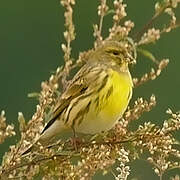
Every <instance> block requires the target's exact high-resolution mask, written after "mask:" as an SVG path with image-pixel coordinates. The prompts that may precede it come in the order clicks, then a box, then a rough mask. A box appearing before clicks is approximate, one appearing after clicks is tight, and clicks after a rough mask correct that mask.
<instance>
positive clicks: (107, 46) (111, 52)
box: [93, 40, 136, 69]
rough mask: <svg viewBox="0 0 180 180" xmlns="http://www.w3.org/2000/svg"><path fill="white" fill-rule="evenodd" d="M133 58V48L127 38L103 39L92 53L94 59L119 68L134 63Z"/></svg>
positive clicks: (125, 67) (124, 67)
mask: <svg viewBox="0 0 180 180" xmlns="http://www.w3.org/2000/svg"><path fill="white" fill-rule="evenodd" d="M135 58H136V55H135V48H134V47H133V45H132V44H131V43H129V41H128V40H124V41H105V42H104V43H103V44H102V45H101V46H99V47H98V48H97V49H96V50H95V51H94V55H93V59H94V60H95V61H98V62H102V63H106V64H109V65H111V66H114V67H115V66H117V67H120V68H121V69H127V68H128V64H132V63H134V61H135Z"/></svg>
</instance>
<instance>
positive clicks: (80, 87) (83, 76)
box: [41, 64, 102, 134]
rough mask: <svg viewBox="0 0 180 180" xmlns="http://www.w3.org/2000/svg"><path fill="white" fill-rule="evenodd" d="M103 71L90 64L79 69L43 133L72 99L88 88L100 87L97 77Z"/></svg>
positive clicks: (59, 100) (60, 98)
mask: <svg viewBox="0 0 180 180" xmlns="http://www.w3.org/2000/svg"><path fill="white" fill-rule="evenodd" d="M101 72H102V69H100V68H99V67H98V66H88V65H87V64H86V65H84V66H83V67H82V68H81V69H80V70H79V71H78V73H77V74H76V75H75V76H74V78H73V79H72V81H71V82H70V84H69V85H68V86H67V89H66V90H65V92H64V93H63V94H62V95H61V96H60V97H59V99H58V101H57V103H56V106H55V107H54V110H53V112H52V115H53V116H52V118H51V120H50V121H49V122H48V123H47V125H46V126H45V128H44V129H43V131H42V133H41V134H43V133H44V132H45V131H46V130H47V129H48V128H49V127H50V126H51V125H52V124H53V123H54V122H55V120H56V119H57V118H58V117H59V116H60V115H61V113H62V112H63V111H64V110H65V109H66V108H67V107H68V105H69V104H70V102H71V101H72V99H74V98H76V97H78V96H80V95H82V94H84V93H86V91H87V89H88V92H89V91H91V90H93V91H94V90H95V89H98V87H99V86H100V83H98V82H99V81H97V79H98V78H100V73H101ZM95 82H96V83H97V84H96V85H95V84H93V83H95Z"/></svg>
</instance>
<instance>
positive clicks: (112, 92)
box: [38, 41, 133, 143]
mask: <svg viewBox="0 0 180 180" xmlns="http://www.w3.org/2000/svg"><path fill="white" fill-rule="evenodd" d="M128 48H129V49H130V45H129V44H128V42H127V41H119V42H118V41H105V42H104V44H103V45H101V46H100V47H98V48H97V49H96V50H94V51H93V52H92V53H91V54H90V56H89V59H87V61H86V63H85V65H84V66H83V67H82V68H81V69H80V70H79V71H78V72H77V74H76V75H75V76H74V77H73V79H72V80H71V82H70V83H69V85H68V86H67V88H66V89H65V91H64V92H63V93H62V94H61V96H60V97H59V98H58V100H57V104H56V105H55V108H54V110H53V113H52V118H51V120H50V121H49V122H48V123H47V125H46V126H45V128H44V130H43V131H42V133H41V136H40V139H39V140H38V141H40V142H41V143H44V142H45V143H46V142H48V141H49V140H50V139H51V138H53V137H56V136H57V135H58V134H60V133H62V132H63V131H67V130H72V129H73V131H74V132H78V133H84V134H96V133H100V132H102V131H108V130H110V129H111V128H112V127H113V126H114V125H115V124H116V122H117V121H118V120H119V119H120V118H121V117H122V115H123V113H124V112H125V110H126V108H127V106H128V104H129V101H130V99H131V96H132V88H133V83H132V78H131V75H130V72H129V69H128V64H129V62H130V59H131V57H132V56H131V53H132V47H131V52H130V53H129V49H128Z"/></svg>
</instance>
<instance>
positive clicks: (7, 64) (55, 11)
mask: <svg viewBox="0 0 180 180" xmlns="http://www.w3.org/2000/svg"><path fill="white" fill-rule="evenodd" d="M109 1H110V0H109ZM155 2H156V1H155V0H149V1H143V0H139V1H127V0H126V1H125V3H127V12H128V17H127V19H131V20H132V21H134V22H135V28H134V32H137V31H138V30H140V29H141V28H142V26H143V25H144V24H145V23H146V22H147V21H148V20H149V19H150V18H151V16H152V14H153V13H154V4H155ZM98 3H99V1H98V0H93V1H88V0H77V2H76V5H75V8H74V22H75V27H76V34H77V36H76V40H75V41H74V42H73V44H72V46H73V57H75V58H76V57H77V56H78V52H79V51H83V50H87V49H89V48H91V47H92V46H93V40H94V38H93V36H92V33H93V28H92V25H93V24H95V23H98V17H97V5H98ZM176 12H177V17H179V18H178V19H179V20H180V8H178V9H177V11H176ZM63 13H64V10H63V8H62V7H61V5H60V3H59V0H56V1H44V0H38V1H37V0H31V1H25V0H16V1H12V0H1V1H0V110H5V111H6V117H7V122H8V123H13V124H15V126H16V130H17V129H18V122H17V114H18V112H23V114H24V116H25V118H26V119H27V120H28V119H30V118H31V116H32V115H33V113H34V112H35V108H36V104H37V101H35V100H34V99H29V98H28V97H27V94H28V93H30V92H35V91H36V92H38V91H40V84H41V81H43V80H46V79H48V78H49V76H50V73H51V71H53V70H55V69H56V68H57V66H59V65H61V64H63V53H62V51H61V48H60V47H61V43H62V42H64V39H63V31H64V19H63ZM165 19H167V18H166V17H164V18H161V19H160V20H159V23H162V24H163V23H164V22H165ZM104 22H105V26H104V29H103V33H104V35H107V32H108V27H109V26H110V25H111V24H112V22H111V16H108V17H107V18H106V19H105V21H104ZM147 48H148V49H151V50H152V52H153V53H154V55H155V56H156V57H157V58H158V59H162V58H164V57H169V58H170V63H169V66H168V67H167V69H166V70H165V71H164V72H163V73H162V75H161V76H160V77H159V78H158V79H157V80H155V81H151V82H149V83H147V84H144V85H143V86H141V87H139V88H137V89H135V90H134V95H133V96H134V97H133V99H136V98H137V97H144V98H149V97H150V95H151V94H152V93H153V94H155V95H156V97H157V102H158V103H157V106H156V108H154V109H153V111H151V112H150V113H145V114H144V115H143V117H142V118H141V119H140V120H139V122H136V124H135V123H134V124H133V127H136V126H137V124H138V123H139V124H142V123H144V122H145V121H151V122H153V123H159V124H160V123H162V122H163V120H165V119H167V118H168V116H167V115H166V114H165V111H166V110H167V108H169V107H170V108H172V109H173V110H174V111H178V110H180V93H179V91H180V79H179V77H180V71H179V67H180V51H179V48H180V29H176V30H174V31H172V32H171V33H169V34H165V35H163V36H162V38H161V40H160V41H158V43H156V44H155V45H153V46H148V47H147ZM151 66H152V62H150V61H149V60H147V59H146V58H144V57H138V65H137V66H135V67H133V68H132V69H131V71H132V74H133V76H138V77H140V76H141V75H142V74H143V73H144V72H147V71H150V68H151ZM132 101H133V100H132ZM131 103H132V102H131ZM17 134H18V132H17ZM179 139H180V138H179ZM17 141H18V136H16V137H15V138H9V139H6V141H5V143H4V144H1V145H0V159H2V156H3V154H4V152H6V151H7V150H8V146H9V145H12V144H15V143H16V142H17ZM176 173H178V172H176ZM171 174H172V172H170V173H167V174H166V175H165V177H164V179H169V176H170V175H171ZM179 174H180V173H179ZM131 178H134V180H135V179H137V180H143V179H145V178H146V180H152V179H154V180H156V179H157V180H158V179H159V178H158V177H157V176H156V175H155V174H154V172H153V170H152V169H151V166H150V165H149V164H148V163H146V162H145V161H143V160H142V161H135V162H134V163H133V166H132V168H131V176H130V177H129V179H131ZM94 179H113V178H112V176H111V175H109V176H106V177H101V176H99V175H97V176H96V177H95V178H94Z"/></svg>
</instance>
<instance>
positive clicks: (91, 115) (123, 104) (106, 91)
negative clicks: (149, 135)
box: [77, 69, 132, 134]
mask: <svg viewBox="0 0 180 180" xmlns="http://www.w3.org/2000/svg"><path fill="white" fill-rule="evenodd" d="M131 96H132V79H131V75H130V73H129V72H127V73H124V72H123V73H121V72H117V71H114V70H112V69H109V70H108V80H107V82H106V85H105V86H104V88H103V89H101V90H100V91H99V92H98V93H97V94H96V95H94V97H93V98H92V101H91V105H90V107H89V112H88V113H87V115H86V116H85V117H84V119H83V121H82V122H81V124H80V125H79V126H78V127H77V131H78V132H82V133H89V134H95V133H99V132H101V131H107V130H109V129H111V128H112V127H113V126H114V124H115V123H116V122H117V120H118V119H119V118H120V117H121V116H122V115H123V113H124V112H125V110H126V108H127V106H128V104H129V100H130V99H131Z"/></svg>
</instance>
